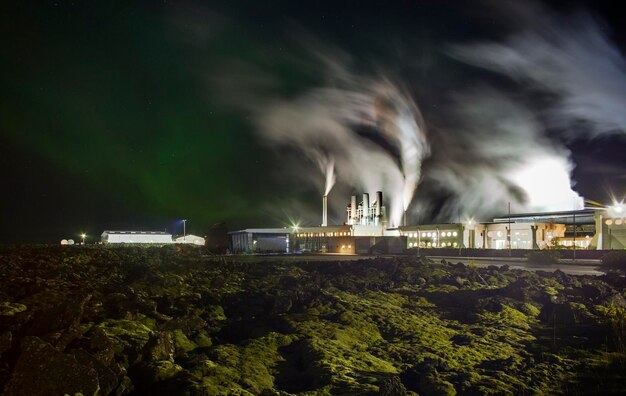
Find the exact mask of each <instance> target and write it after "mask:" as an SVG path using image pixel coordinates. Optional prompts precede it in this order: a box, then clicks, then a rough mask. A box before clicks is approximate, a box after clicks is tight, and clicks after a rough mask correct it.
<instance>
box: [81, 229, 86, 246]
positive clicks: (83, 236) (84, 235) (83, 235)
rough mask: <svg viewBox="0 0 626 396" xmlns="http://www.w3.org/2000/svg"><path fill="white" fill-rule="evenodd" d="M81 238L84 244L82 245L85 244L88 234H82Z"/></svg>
mask: <svg viewBox="0 0 626 396" xmlns="http://www.w3.org/2000/svg"><path fill="white" fill-rule="evenodd" d="M80 237H81V238H83V242H82V244H83V245H84V244H85V238H87V234H85V233H84V232H83V233H82V234H80Z"/></svg>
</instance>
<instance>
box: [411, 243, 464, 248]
mask: <svg viewBox="0 0 626 396" xmlns="http://www.w3.org/2000/svg"><path fill="white" fill-rule="evenodd" d="M457 246H458V243H456V242H441V243H440V244H437V242H434V243H431V242H421V243H419V247H457ZM409 247H410V248H412V247H418V243H417V242H415V243H413V242H409Z"/></svg>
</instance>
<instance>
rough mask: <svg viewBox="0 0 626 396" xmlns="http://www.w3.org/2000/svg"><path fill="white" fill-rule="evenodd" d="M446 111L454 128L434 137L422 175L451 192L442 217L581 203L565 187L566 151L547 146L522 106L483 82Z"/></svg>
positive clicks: (539, 128) (568, 166)
mask: <svg viewBox="0 0 626 396" xmlns="http://www.w3.org/2000/svg"><path fill="white" fill-rule="evenodd" d="M448 116H449V117H450V118H454V121H453V122H454V124H455V125H457V126H456V127H453V128H443V129H440V130H437V133H435V134H433V135H432V140H433V143H432V146H433V159H432V161H431V163H430V164H429V166H428V168H427V169H426V170H425V175H424V178H425V180H424V183H425V185H426V186H430V187H431V188H432V187H433V186H434V187H435V188H434V189H435V190H439V191H444V192H445V193H446V194H448V195H451V197H450V198H449V199H448V200H446V202H445V204H444V206H443V208H442V210H441V212H440V213H439V218H440V219H445V220H451V219H456V218H457V216H458V215H459V214H461V215H462V216H463V217H477V218H488V217H489V216H491V215H492V214H494V213H504V212H505V211H506V209H507V204H508V203H509V202H510V203H511V206H512V209H513V210H514V211H529V210H532V211H550V210H567V209H572V208H574V207H576V208H580V207H581V206H582V203H583V200H582V198H581V197H580V196H579V195H578V194H577V193H576V192H575V191H573V190H572V187H571V183H570V172H571V170H572V168H573V166H572V164H571V162H570V160H569V153H568V151H567V150H565V149H564V148H559V147H555V146H553V145H552V143H551V142H550V141H549V140H548V139H547V138H546V137H545V132H544V129H543V127H542V125H541V124H540V123H538V122H537V120H536V119H535V116H534V115H533V114H532V112H530V111H529V110H528V109H526V108H525V107H524V106H523V105H521V104H520V103H517V102H515V101H514V100H512V99H509V98H507V97H506V96H505V95H503V94H501V93H499V92H497V91H495V90H493V89H489V88H484V87H481V88H476V89H474V90H472V91H469V92H466V93H464V94H462V95H457V96H456V98H455V103H454V106H453V110H451V111H450V112H449V114H448ZM425 199H427V198H425Z"/></svg>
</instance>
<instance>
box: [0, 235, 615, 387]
mask: <svg viewBox="0 0 626 396" xmlns="http://www.w3.org/2000/svg"><path fill="white" fill-rule="evenodd" d="M625 291H626V281H625V279H624V277H623V276H619V275H607V276H603V277H590V276H589V277H578V276H568V275H565V274H564V273H562V272H560V271H557V272H555V273H541V272H537V273H535V272H528V271H521V270H509V269H508V268H506V267H503V268H500V269H498V268H495V267H493V268H487V269H478V268H474V267H472V266H471V264H470V265H464V264H459V263H446V262H433V261H430V260H427V259H424V258H422V259H417V258H415V257H397V258H364V259H363V260H358V261H338V262H332V261H322V262H320V261H307V257H305V256H303V257H301V258H300V259H298V260H297V261H295V262H286V261H284V260H278V259H272V258H271V257H267V258H266V260H265V261H262V260H256V261H253V262H250V261H249V260H248V261H246V260H241V259H238V258H237V257H210V256H203V252H202V251H201V250H197V249H192V250H183V251H181V250H180V248H179V249H174V248H171V247H167V248H134V247H124V248H108V249H107V248H103V247H95V246H94V247H82V248H81V247H34V246H33V247H2V248H0V389H3V390H4V394H6V395H37V394H41V395H64V394H69V395H75V394H78V393H81V394H82V395H122V394H171V395H289V394H298V395H320V394H321V395H326V394H327V395H334V394H342V395H367V394H381V395H405V394H413V395H414V394H420V395H454V394H470V395H474V394H476V395H484V394H525V395H526V394H574V395H576V394H621V393H623V392H624V391H625V390H626V355H625V352H626V349H625V342H626V310H625V307H626V301H625V300H624V297H625Z"/></svg>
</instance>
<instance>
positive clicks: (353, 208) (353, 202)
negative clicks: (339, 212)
mask: <svg viewBox="0 0 626 396" xmlns="http://www.w3.org/2000/svg"><path fill="white" fill-rule="evenodd" d="M350 216H351V217H352V218H351V219H350V224H357V222H358V221H359V218H358V217H357V214H356V195H353V196H351V197H350Z"/></svg>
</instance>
